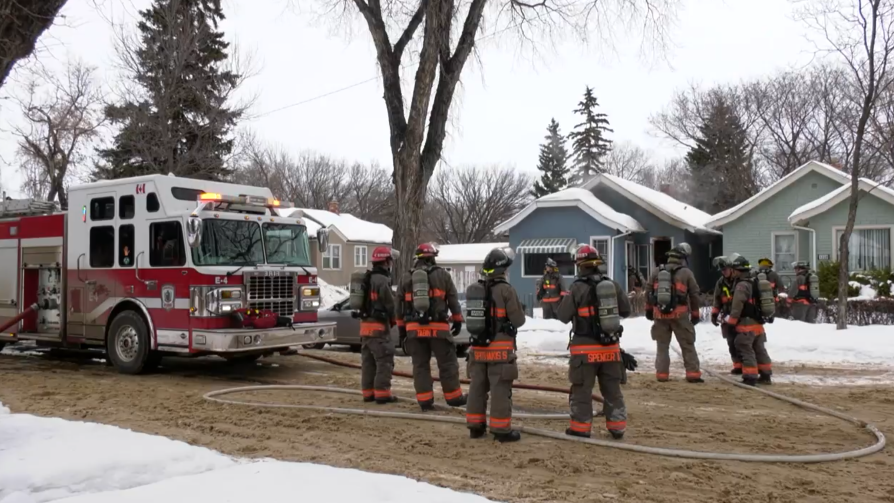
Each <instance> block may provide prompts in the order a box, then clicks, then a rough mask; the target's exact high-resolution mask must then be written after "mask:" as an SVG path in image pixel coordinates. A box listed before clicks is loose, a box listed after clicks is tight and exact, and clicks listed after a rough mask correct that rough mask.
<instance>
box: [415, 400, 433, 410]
mask: <svg viewBox="0 0 894 503" xmlns="http://www.w3.org/2000/svg"><path fill="white" fill-rule="evenodd" d="M419 408H420V409H422V412H428V411H431V410H435V401H434V400H426V401H424V402H419Z"/></svg>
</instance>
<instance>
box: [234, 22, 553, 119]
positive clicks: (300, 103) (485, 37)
mask: <svg viewBox="0 0 894 503" xmlns="http://www.w3.org/2000/svg"><path fill="white" fill-rule="evenodd" d="M545 15H546V13H545V12H544V13H541V14H538V15H537V16H534V17H531V18H526V19H522V20H521V21H519V22H518V23H515V24H514V25H511V26H507V27H505V28H501V29H499V30H496V31H493V32H491V33H488V34H487V35H484V36H482V37H479V38H478V39H477V40H478V41H482V40H487V39H489V38H493V37H496V36H497V35H501V34H503V33H505V32H507V31H509V30H514V29H515V28H518V27H519V26H521V25H523V24H525V23H530V22H533V21H536V20H538V19H540V18H542V17H543V16H545ZM416 63H418V61H415V62H412V63H410V62H407V63H404V64H403V65H401V66H400V68H401V69H404V68H407V67H409V66H412V65H415V64H416ZM375 80H379V75H378V74H376V75H375V76H373V77H370V78H368V79H366V80H362V81H360V82H355V83H353V84H351V85H348V86H344V87H340V88H338V89H334V90H332V91H328V92H326V93H323V94H318V95H316V96H313V97H311V98H307V99H305V100H301V101H297V102H295V103H290V104H288V105H283V106H281V107H279V108H274V109H273V110H268V111H266V112H261V113H259V114H257V115H254V116H252V117H250V118H249V120H253V119H260V118H261V117H266V116H268V115H271V114H275V113H276V112H281V111H283V110H288V109H289V108H294V107H297V106H301V105H306V104H307V103H311V102H314V101H317V100H321V99H323V98H327V97H329V96H332V95H333V94H338V93H341V92H344V91H349V90H351V89H353V88H355V87H360V86H362V85H364V84H368V83H370V82H373V81H375Z"/></svg>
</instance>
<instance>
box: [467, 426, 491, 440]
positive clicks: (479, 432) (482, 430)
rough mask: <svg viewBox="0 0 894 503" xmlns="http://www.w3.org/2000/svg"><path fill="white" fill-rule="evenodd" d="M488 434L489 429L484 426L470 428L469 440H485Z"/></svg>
mask: <svg viewBox="0 0 894 503" xmlns="http://www.w3.org/2000/svg"><path fill="white" fill-rule="evenodd" d="M486 434H487V427H486V426H484V425H481V426H476V427H474V428H469V438H483V437H484V435H486Z"/></svg>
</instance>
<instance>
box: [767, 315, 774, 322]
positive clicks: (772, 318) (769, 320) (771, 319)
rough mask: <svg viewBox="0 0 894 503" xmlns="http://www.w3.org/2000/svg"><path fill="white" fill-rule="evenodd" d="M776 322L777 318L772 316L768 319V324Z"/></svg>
mask: <svg viewBox="0 0 894 503" xmlns="http://www.w3.org/2000/svg"><path fill="white" fill-rule="evenodd" d="M775 320H776V317H775V316H770V317H769V318H767V323H773V322H774V321H775Z"/></svg>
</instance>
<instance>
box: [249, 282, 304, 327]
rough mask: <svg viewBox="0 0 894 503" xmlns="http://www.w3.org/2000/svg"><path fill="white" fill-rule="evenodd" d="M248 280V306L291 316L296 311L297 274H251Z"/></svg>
mask: <svg viewBox="0 0 894 503" xmlns="http://www.w3.org/2000/svg"><path fill="white" fill-rule="evenodd" d="M246 280H247V282H246V295H247V297H248V307H250V308H252V309H266V310H269V311H273V312H274V313H276V314H278V315H280V316H289V317H291V316H292V314H293V313H294V312H295V276H254V275H251V276H248V277H246Z"/></svg>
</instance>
